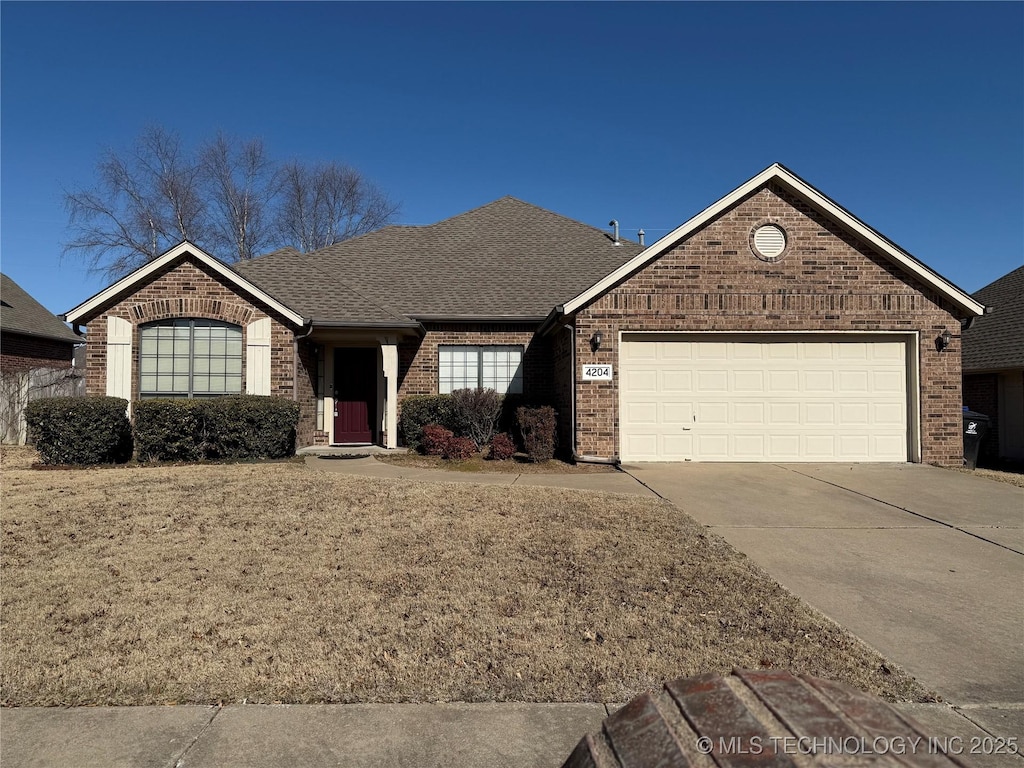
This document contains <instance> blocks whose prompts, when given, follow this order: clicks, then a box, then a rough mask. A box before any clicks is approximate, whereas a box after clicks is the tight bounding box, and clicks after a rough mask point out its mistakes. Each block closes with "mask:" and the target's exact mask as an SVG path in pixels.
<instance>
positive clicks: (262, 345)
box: [245, 317, 270, 395]
mask: <svg viewBox="0 0 1024 768" xmlns="http://www.w3.org/2000/svg"><path fill="white" fill-rule="evenodd" d="M245 391H246V393H247V394H250V395H269V394H270V318H269V317H264V318H263V319H262V320H256V321H255V322H252V323H249V324H248V325H247V326H246V327H245Z"/></svg>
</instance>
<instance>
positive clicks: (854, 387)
mask: <svg viewBox="0 0 1024 768" xmlns="http://www.w3.org/2000/svg"><path fill="white" fill-rule="evenodd" d="M868 378H869V374H868V372H867V371H865V370H856V371H840V372H839V387H838V389H839V394H846V393H848V392H867V391H868Z"/></svg>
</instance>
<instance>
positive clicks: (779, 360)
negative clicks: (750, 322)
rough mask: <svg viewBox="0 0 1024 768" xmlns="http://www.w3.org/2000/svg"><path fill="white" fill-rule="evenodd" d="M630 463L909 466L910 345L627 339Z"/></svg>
mask: <svg viewBox="0 0 1024 768" xmlns="http://www.w3.org/2000/svg"><path fill="white" fill-rule="evenodd" d="M621 350H622V355H621V358H620V359H621V360H622V361H623V362H622V363H621V365H622V371H621V372H620V375H621V379H620V382H621V385H622V390H621V393H620V394H621V398H622V404H621V413H622V423H621V431H622V446H621V453H622V457H623V459H625V460H628V461H659V460H660V461H680V460H690V459H692V460H695V461H906V460H907V453H908V411H907V369H906V366H907V346H906V342H905V341H891V340H882V341H862V340H856V341H846V340H842V339H837V338H835V337H833V338H831V339H827V340H826V339H822V340H801V341H788V340H787V341H783V342H778V341H773V340H771V339H770V338H769V337H767V336H762V337H759V338H757V339H753V340H751V341H746V340H743V341H719V340H715V341H699V340H694V341H691V340H683V339H680V338H679V337H676V338H675V339H673V340H667V341H659V340H643V341H632V340H629V339H625V340H623V343H622V345H621Z"/></svg>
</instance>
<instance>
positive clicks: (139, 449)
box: [134, 398, 209, 461]
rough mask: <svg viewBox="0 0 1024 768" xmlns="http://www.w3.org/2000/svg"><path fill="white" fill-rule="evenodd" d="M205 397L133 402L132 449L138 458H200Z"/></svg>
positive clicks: (187, 459)
mask: <svg viewBox="0 0 1024 768" xmlns="http://www.w3.org/2000/svg"><path fill="white" fill-rule="evenodd" d="M208 405H209V401H206V400H182V399H169V398H159V399H155V400H140V401H139V402H137V403H135V409H134V411H135V452H136V457H137V458H138V459H139V461H197V460H199V459H202V458H204V450H203V449H204V446H203V430H204V428H205V423H206V414H205V412H204V410H205V408H206V407H207V406H208Z"/></svg>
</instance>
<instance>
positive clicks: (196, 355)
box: [139, 318, 242, 398]
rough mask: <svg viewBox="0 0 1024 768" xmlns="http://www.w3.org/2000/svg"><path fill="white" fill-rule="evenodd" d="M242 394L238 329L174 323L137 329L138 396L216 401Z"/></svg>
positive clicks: (210, 322)
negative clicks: (217, 396) (212, 398)
mask: <svg viewBox="0 0 1024 768" xmlns="http://www.w3.org/2000/svg"><path fill="white" fill-rule="evenodd" d="M241 391H242V329H241V328H240V327H239V326H237V325H231V324H230V323H222V322H219V321H217V320H201V319H187V318H182V319H175V320H161V321H160V322H157V323H149V324H147V325H144V326H142V327H140V328H139V397H142V398H146V397H214V396H216V395H233V394H238V393H240V392H241Z"/></svg>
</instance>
